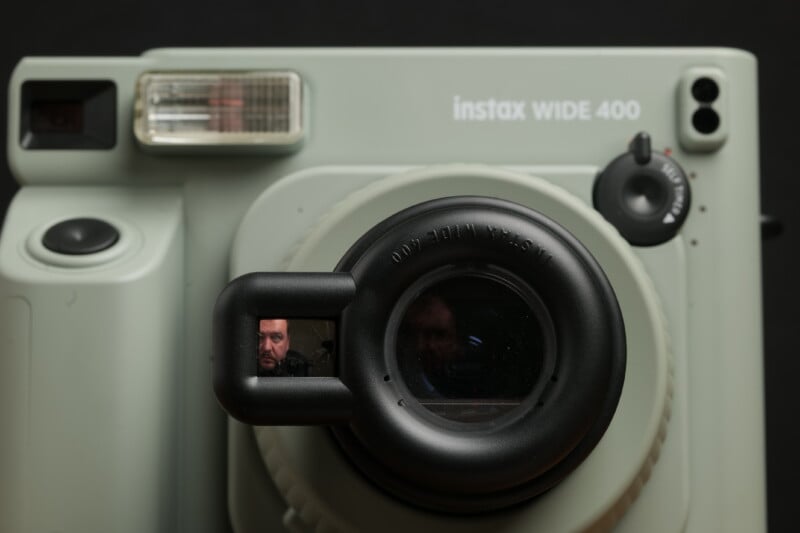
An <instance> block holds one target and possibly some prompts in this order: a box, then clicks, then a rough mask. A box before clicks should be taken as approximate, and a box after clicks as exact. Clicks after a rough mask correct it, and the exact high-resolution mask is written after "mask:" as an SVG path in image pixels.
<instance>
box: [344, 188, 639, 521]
mask: <svg viewBox="0 0 800 533" xmlns="http://www.w3.org/2000/svg"><path fill="white" fill-rule="evenodd" d="M487 264H489V265H494V266H496V267H499V268H501V269H505V270H507V271H509V272H511V273H512V274H514V275H515V276H517V277H519V279H521V280H523V281H524V283H525V284H527V285H530V287H532V289H533V290H534V291H535V292H536V293H537V294H538V295H539V296H540V297H541V299H542V302H543V303H544V304H545V306H546V307H547V310H548V313H549V314H550V316H551V317H552V322H553V325H554V329H555V337H556V339H557V352H556V357H555V358H556V361H557V363H556V364H557V367H558V379H557V381H556V382H554V383H553V384H552V386H551V388H550V390H549V391H548V398H549V400H548V402H547V403H545V405H544V406H542V407H538V406H531V407H530V408H528V409H520V410H519V411H518V412H517V413H515V414H514V416H513V417H510V419H509V420H505V419H504V420H503V423H502V424H500V425H498V426H497V427H491V428H487V427H482V426H481V427H480V429H478V428H477V427H476V429H475V430H466V431H465V428H464V426H465V425H467V426H468V424H460V426H461V427H453V425H452V424H455V425H459V424H458V423H452V424H451V425H447V424H444V423H443V421H444V419H442V418H441V417H438V420H431V419H425V417H424V416H418V414H417V413H414V412H411V411H410V410H409V404H410V402H409V401H407V399H406V398H405V397H404V392H405V391H404V390H403V388H402V387H400V386H399V384H401V383H402V380H399V379H391V369H390V368H389V366H387V359H388V360H391V357H390V356H388V355H386V354H388V353H389V352H391V351H392V350H394V349H395V345H394V343H393V342H394V339H393V337H392V335H391V331H392V330H393V328H397V327H398V325H397V324H396V323H395V324H393V323H391V321H392V318H393V317H396V315H393V313H394V312H395V309H396V307H397V305H396V304H397V302H398V300H400V299H401V298H402V296H403V294H404V293H405V292H406V291H407V290H408V288H409V287H410V286H411V285H413V284H414V283H415V282H416V281H417V280H419V279H420V278H422V277H423V276H426V275H428V274H429V273H430V272H434V271H436V270H437V269H440V268H443V267H447V266H455V267H456V268H459V267H466V266H475V265H487ZM336 270H337V271H342V272H348V273H349V274H350V275H351V276H352V277H353V279H354V280H355V282H356V285H357V287H358V290H357V294H356V297H355V299H354V300H353V301H352V302H351V304H350V305H349V306H348V308H347V309H346V310H345V311H344V312H343V314H342V316H341V319H340V323H339V328H340V329H339V333H340V341H339V342H340V344H339V348H340V349H339V353H342V354H343V357H342V359H341V361H340V367H339V375H340V379H341V380H342V382H343V383H345V384H346V385H347V387H348V388H349V389H350V390H351V391H352V393H353V396H354V405H355V407H354V414H353V419H352V422H351V424H350V425H349V426H337V427H334V428H332V432H333V434H334V436H335V438H336V440H337V441H338V443H339V445H340V446H341V447H342V448H343V450H344V451H345V453H346V454H347V455H348V456H349V458H350V459H351V461H352V462H353V464H355V465H356V466H357V467H358V468H359V470H360V471H361V472H362V473H363V474H364V475H365V476H366V477H367V478H369V479H370V480H372V481H373V482H375V483H376V484H377V485H379V486H381V487H382V488H383V489H385V490H388V491H389V492H392V493H393V494H395V495H396V496H398V497H400V498H402V499H405V500H406V501H409V502H412V503H413V504H415V505H419V506H422V507H426V508H429V509H434V510H437V511H446V512H470V513H474V512H480V511H488V510H492V509H499V508H502V507H505V506H508V505H513V504H514V503H518V502H521V501H524V500H526V499H529V498H531V497H533V496H536V495H538V494H540V493H542V492H543V491H546V490H548V489H549V488H551V487H552V486H553V485H555V484H556V483H558V482H559V481H560V480H561V479H563V477H565V476H566V475H567V474H568V473H569V472H571V471H572V470H573V469H574V468H576V467H577V466H578V465H579V464H580V463H581V462H582V461H583V459H584V458H585V457H586V456H587V455H588V454H589V453H590V452H591V450H592V449H593V448H594V446H595V445H596V444H597V442H598V441H599V439H600V437H601V436H602V435H603V433H604V432H605V430H606V428H607V427H608V424H609V423H610V421H611V418H612V417H613V414H614V411H615V409H616V405H617V402H618V400H619V397H620V394H621V392H622V383H623V381H624V375H625V332H624V326H623V322H622V316H621V313H620V310H619V306H618V304H617V302H616V297H615V296H614V292H613V290H612V289H611V287H610V285H609V283H608V280H607V279H606V277H605V274H604V273H603V272H602V269H601V268H600V266H599V265H598V264H597V262H596V261H595V260H594V258H593V257H592V256H591V254H590V253H589V252H588V250H586V248H584V247H583V246H582V245H581V244H580V242H579V241H577V239H575V238H574V237H573V236H572V235H571V234H569V233H568V232H567V231H566V230H565V229H564V228H562V227H561V226H559V225H558V224H556V223H555V222H553V221H552V220H550V219H549V218H547V217H545V216H543V215H541V214H540V213H537V212H536V211H533V210H531V209H528V208H525V207H523V206H520V205H517V204H514V203H511V202H508V201H504V200H499V199H493V198H485V197H452V198H444V199H439V200H433V201H430V202H426V203H423V204H419V205H417V206H415V207H412V208H409V209H406V210H405V211H402V212H400V213H398V214H396V215H394V216H392V217H390V218H388V219H386V220H385V221H384V222H382V223H379V224H378V225H377V226H375V227H373V228H372V229H371V230H370V231H368V232H367V233H366V234H365V235H364V236H363V237H362V238H361V239H360V240H359V241H358V242H356V244H355V245H353V247H352V248H351V249H350V250H349V251H348V252H347V253H346V254H345V256H344V258H343V259H342V260H341V261H340V263H339V265H337V267H336ZM346 354H350V356H347V355H346ZM356 354H357V355H356ZM386 375H390V380H389V381H386V380H384V376H386ZM537 403H538V402H537Z"/></svg>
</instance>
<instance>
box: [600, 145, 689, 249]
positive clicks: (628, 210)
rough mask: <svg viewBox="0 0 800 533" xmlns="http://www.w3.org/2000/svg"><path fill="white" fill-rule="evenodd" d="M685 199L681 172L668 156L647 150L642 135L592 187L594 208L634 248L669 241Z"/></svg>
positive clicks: (681, 215) (685, 182) (677, 227)
mask: <svg viewBox="0 0 800 533" xmlns="http://www.w3.org/2000/svg"><path fill="white" fill-rule="evenodd" d="M690 200H691V191H690V190H689V180H688V179H687V178H686V174H685V173H684V172H683V170H682V169H681V167H680V166H678V164H677V163H676V162H675V161H674V160H673V159H672V158H670V157H668V156H667V155H665V154H661V153H657V152H652V151H651V149H650V136H649V135H648V134H647V133H644V132H641V133H638V134H637V135H636V137H634V138H633V140H632V141H631V144H630V146H629V147H628V152H627V153H625V154H622V155H621V156H619V157H617V158H616V159H614V160H613V161H612V162H611V163H609V164H608V166H607V167H606V168H605V170H603V172H601V173H600V175H599V176H598V177H597V180H596V181H595V184H594V206H595V208H596V209H597V210H598V211H599V212H600V213H601V214H602V215H603V216H604V217H605V218H606V220H608V221H609V222H610V223H611V224H613V225H614V227H616V228H617V230H618V231H619V232H620V234H621V235H622V236H623V237H624V238H625V239H626V240H627V241H628V242H630V243H631V244H633V245H635V246H654V245H656V244H661V243H663V242H666V241H668V240H670V239H671V238H673V237H674V236H675V234H677V233H678V230H680V228H681V226H682V225H683V223H684V221H685V220H686V216H687V214H688V213H689V203H690Z"/></svg>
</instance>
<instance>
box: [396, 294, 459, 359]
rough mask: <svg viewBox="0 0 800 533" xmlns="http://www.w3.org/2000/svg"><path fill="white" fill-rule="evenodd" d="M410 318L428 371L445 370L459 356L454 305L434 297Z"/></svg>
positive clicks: (418, 307) (418, 350)
mask: <svg viewBox="0 0 800 533" xmlns="http://www.w3.org/2000/svg"><path fill="white" fill-rule="evenodd" d="M409 315H410V316H408V318H407V320H408V323H409V325H410V326H411V330H412V331H413V335H414V343H415V347H416V350H417V354H418V356H419V357H420V359H421V360H422V364H423V366H424V367H425V369H426V370H427V371H428V372H431V371H433V372H437V371H441V369H442V367H443V366H444V365H446V364H447V363H449V362H451V361H453V360H455V359H457V358H458V356H459V352H460V349H459V344H458V335H457V333H456V322H455V317H454V316H453V312H452V311H451V310H450V308H449V307H448V306H447V305H446V304H445V303H444V302H443V301H442V300H441V299H438V298H431V299H430V300H427V301H426V302H425V303H424V304H422V305H418V306H417V307H416V308H415V309H414V310H413V311H412V312H410V313H409Z"/></svg>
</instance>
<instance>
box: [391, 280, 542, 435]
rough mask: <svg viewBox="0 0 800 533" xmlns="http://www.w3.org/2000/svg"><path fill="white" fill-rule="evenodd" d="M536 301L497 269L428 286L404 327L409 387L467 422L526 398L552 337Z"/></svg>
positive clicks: (402, 362) (433, 407) (436, 408)
mask: <svg viewBox="0 0 800 533" xmlns="http://www.w3.org/2000/svg"><path fill="white" fill-rule="evenodd" d="M534 307H540V306H535V305H533V302H530V301H526V299H524V298H523V297H522V296H520V294H519V293H518V292H517V291H516V290H515V289H514V288H512V284H510V283H506V282H505V281H504V280H502V279H497V278H495V277H491V276H481V275H478V274H476V275H468V276H461V277H455V278H450V279H446V280H445V281H441V282H439V283H436V284H434V285H432V286H431V287H429V288H427V289H426V290H425V291H424V292H422V293H421V294H420V295H419V296H418V297H417V298H415V299H414V300H413V301H412V302H411V303H410V305H409V306H408V308H407V309H406V312H405V314H404V316H403V319H402V321H401V325H400V329H399V334H398V340H397V357H398V366H399V368H400V372H401V375H402V376H403V380H404V381H405V384H406V386H407V387H408V389H409V391H410V392H411V393H412V394H413V395H414V396H415V397H416V399H417V400H418V401H419V403H420V404H421V405H423V406H424V407H425V408H427V409H428V410H430V411H432V412H434V413H436V414H438V415H439V416H442V417H444V418H447V419H450V420H456V421H460V422H481V421H486V420H491V419H494V418H497V417H498V416H501V415H503V414H505V413H507V412H508V411H510V410H511V409H513V408H514V407H516V406H518V405H519V404H520V403H521V402H522V401H523V400H524V399H525V397H526V396H527V395H528V394H530V392H531V391H532V389H533V388H534V385H535V384H536V383H537V381H538V378H539V375H540V373H541V372H542V368H543V365H544V360H545V357H546V350H547V345H548V342H547V340H546V338H545V335H544V332H543V329H542V326H541V324H540V319H539V317H538V316H537V311H536V310H535V309H534ZM543 312H544V310H543V309H541V310H539V315H541V314H542V313H543Z"/></svg>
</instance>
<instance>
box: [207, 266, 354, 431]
mask: <svg viewBox="0 0 800 533" xmlns="http://www.w3.org/2000/svg"><path fill="white" fill-rule="evenodd" d="M355 292H356V285H355V282H354V281H353V277H352V276H351V275H350V274H349V273H251V274H245V275H243V276H241V277H239V278H236V279H234V280H233V281H231V282H230V283H229V284H228V285H227V286H226V287H225V289H223V291H222V292H221V293H220V295H219V297H218V298H217V304H216V306H215V308H214V331H213V344H212V346H213V356H212V371H213V382H214V392H215V393H216V395H217V399H218V400H219V402H220V404H222V406H223V407H224V408H225V410H226V411H227V412H228V413H229V414H230V415H231V416H233V417H234V418H236V419H237V420H240V421H242V422H244V423H247V424H253V425H287V424H291V425H308V424H337V423H345V422H348V421H349V420H350V417H351V412H352V405H353V398H352V394H351V392H350V390H349V389H348V388H347V386H345V384H344V383H342V381H341V380H339V378H336V377H257V376H256V364H255V363H256V355H257V353H258V335H257V333H258V321H259V320H260V319H262V318H287V319H292V318H324V319H329V320H336V321H337V322H338V319H339V315H340V314H341V312H342V310H343V309H344V308H345V307H347V305H348V304H349V303H350V302H351V301H352V300H353V298H354V296H355Z"/></svg>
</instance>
